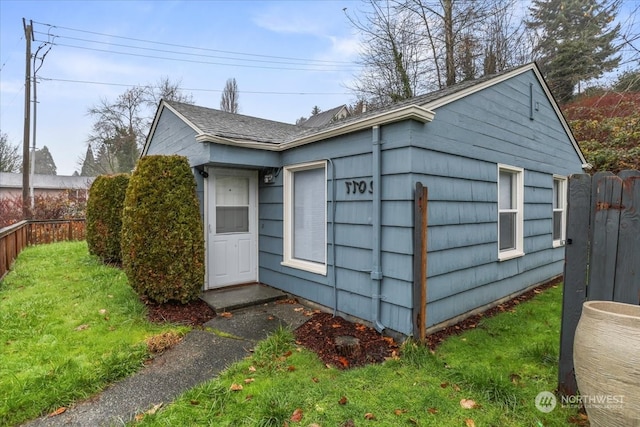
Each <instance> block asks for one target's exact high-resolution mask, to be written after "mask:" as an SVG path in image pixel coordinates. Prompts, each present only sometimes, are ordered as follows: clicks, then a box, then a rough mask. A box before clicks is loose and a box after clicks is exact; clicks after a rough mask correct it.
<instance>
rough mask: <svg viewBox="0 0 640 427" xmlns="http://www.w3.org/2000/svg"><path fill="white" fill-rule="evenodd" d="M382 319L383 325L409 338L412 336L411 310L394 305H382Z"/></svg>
mask: <svg viewBox="0 0 640 427" xmlns="http://www.w3.org/2000/svg"><path fill="white" fill-rule="evenodd" d="M380 319H381V321H382V324H383V325H387V327H388V328H390V329H393V330H394V331H398V332H400V333H402V334H405V335H407V336H409V335H411V333H412V329H411V309H410V308H405V307H399V306H397V305H393V304H384V303H383V304H382V306H381V307H380Z"/></svg>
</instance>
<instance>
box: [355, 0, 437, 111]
mask: <svg viewBox="0 0 640 427" xmlns="http://www.w3.org/2000/svg"><path fill="white" fill-rule="evenodd" d="M364 3H366V5H367V7H368V8H369V11H367V12H363V13H361V16H358V15H356V14H349V13H347V19H349V21H350V22H351V24H352V25H353V27H354V28H356V29H357V30H358V31H359V32H360V33H361V35H362V53H361V56H360V64H361V65H362V72H361V74H360V75H359V76H358V77H357V79H356V81H355V82H354V83H353V84H352V86H351V89H352V90H353V91H354V92H356V93H357V94H358V97H359V98H366V99H368V100H370V101H371V103H372V104H382V105H384V104H387V103H389V102H395V101H399V100H402V99H407V98H411V97H412V96H414V95H415V94H416V93H417V92H418V91H419V90H420V89H422V87H421V81H422V79H421V75H422V74H424V73H425V71H426V70H425V69H424V65H426V63H425V61H424V60H423V59H424V58H423V57H422V51H423V49H422V46H421V44H422V40H421V38H420V36H419V34H418V33H416V31H415V28H416V25H417V22H416V20H415V17H413V16H412V15H411V14H410V13H408V12H407V11H406V10H403V8H401V7H400V6H398V5H396V4H393V3H392V2H389V1H386V2H379V1H377V0H365V1H364ZM345 12H346V9H345Z"/></svg>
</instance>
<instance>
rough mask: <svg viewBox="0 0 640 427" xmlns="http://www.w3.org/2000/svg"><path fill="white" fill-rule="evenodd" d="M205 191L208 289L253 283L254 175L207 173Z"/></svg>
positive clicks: (255, 237) (255, 236)
mask: <svg viewBox="0 0 640 427" xmlns="http://www.w3.org/2000/svg"><path fill="white" fill-rule="evenodd" d="M207 187H208V189H207V192H208V207H209V209H208V212H207V223H208V224H207V233H208V236H207V237H208V238H207V261H208V262H207V276H208V286H207V288H208V289H213V288H219V287H222V286H227V285H235V284H239V283H248V282H256V281H257V280H258V273H257V272H258V270H257V264H258V262H257V261H258V260H257V258H258V244H257V241H258V230H257V229H258V224H257V223H258V215H257V191H258V174H257V172H256V171H246V170H231V169H210V173H209V178H208V181H207Z"/></svg>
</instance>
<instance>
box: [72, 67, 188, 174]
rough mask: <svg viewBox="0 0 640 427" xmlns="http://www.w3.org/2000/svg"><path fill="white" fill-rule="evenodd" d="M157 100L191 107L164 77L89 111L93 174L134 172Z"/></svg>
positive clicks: (106, 100) (183, 96) (176, 85)
mask: <svg viewBox="0 0 640 427" xmlns="http://www.w3.org/2000/svg"><path fill="white" fill-rule="evenodd" d="M160 99H167V100H174V101H180V102H186V103H193V101H192V96H191V95H185V94H183V93H182V91H181V90H180V87H179V83H178V82H176V83H174V82H171V81H170V80H169V79H168V78H167V77H164V78H162V79H161V80H160V81H159V82H158V83H157V84H155V85H154V84H147V85H143V86H134V87H132V88H130V89H127V90H126V91H125V92H124V93H122V94H120V95H119V96H118V97H117V98H116V100H115V101H110V100H108V99H106V98H103V99H101V100H100V103H99V104H97V105H95V106H93V107H91V108H89V110H88V112H89V115H91V116H92V117H93V118H94V123H93V128H92V131H91V134H90V135H89V140H88V143H89V145H90V146H91V147H92V148H93V149H94V150H95V152H94V153H93V154H94V155H95V159H94V162H93V165H94V172H95V173H98V174H99V173H103V174H107V173H117V172H130V171H131V170H132V169H133V167H134V166H135V163H136V161H137V160H138V157H139V156H140V149H141V148H142V147H143V145H144V141H145V137H146V134H147V132H148V129H149V127H150V125H151V122H152V120H153V114H154V112H155V106H157V103H158V102H159V101H160ZM85 160H86V155H85V158H81V159H79V163H80V164H84V162H85Z"/></svg>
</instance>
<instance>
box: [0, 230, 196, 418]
mask: <svg viewBox="0 0 640 427" xmlns="http://www.w3.org/2000/svg"><path fill="white" fill-rule="evenodd" d="M170 330H173V332H174V333H183V332H184V330H185V329H184V328H182V329H180V328H171V327H166V326H164V327H162V326H158V325H153V324H151V323H149V322H147V320H146V309H145V307H144V304H142V303H141V302H140V301H139V299H138V297H137V295H136V294H135V292H134V291H133V290H132V289H131V287H130V286H129V285H128V284H127V279H126V277H125V275H124V274H123V273H122V271H120V270H118V269H116V268H113V267H108V266H105V265H103V264H102V263H100V262H99V261H98V260H97V259H96V258H94V257H91V256H90V255H89V254H88V251H87V246H86V243H85V242H66V243H55V244H51V245H41V246H32V247H29V248H26V249H25V250H24V251H23V252H22V253H21V254H20V256H19V257H18V259H17V261H16V263H15V264H14V266H13V269H12V271H11V272H10V273H9V274H8V275H7V276H6V277H5V279H4V280H3V282H2V283H0V396H2V398H0V425H14V424H17V423H20V422H23V421H25V420H28V419H31V418H35V417H37V416H39V415H42V414H45V413H48V412H51V411H53V410H55V409H56V408H59V407H62V406H69V405H70V404H71V403H73V402H75V401H77V400H80V399H84V398H87V397H89V396H91V395H92V394H95V393H96V392H98V391H100V390H101V389H103V388H104V387H105V386H106V385H108V384H109V383H111V382H113V381H115V380H118V379H121V378H123V377H126V376H128V375H130V374H132V373H133V372H135V371H137V370H138V369H139V368H140V367H141V366H142V364H143V361H144V360H145V359H146V358H147V357H148V356H149V349H148V348H147V345H146V343H145V340H147V339H149V338H150V337H152V336H154V335H159V334H161V333H163V332H169V331H170Z"/></svg>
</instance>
